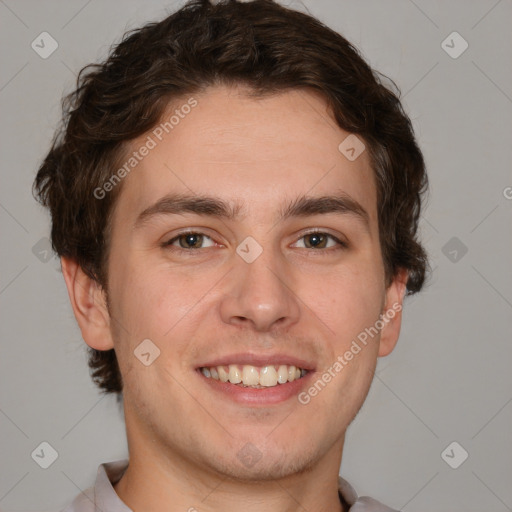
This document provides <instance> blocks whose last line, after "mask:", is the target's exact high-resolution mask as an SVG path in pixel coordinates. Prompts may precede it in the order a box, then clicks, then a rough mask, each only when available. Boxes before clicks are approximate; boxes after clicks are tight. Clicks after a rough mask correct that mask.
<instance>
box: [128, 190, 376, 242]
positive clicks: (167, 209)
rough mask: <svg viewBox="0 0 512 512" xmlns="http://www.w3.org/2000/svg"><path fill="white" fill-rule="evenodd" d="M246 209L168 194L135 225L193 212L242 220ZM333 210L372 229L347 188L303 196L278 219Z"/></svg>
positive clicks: (219, 201) (237, 204)
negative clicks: (164, 216) (341, 190)
mask: <svg viewBox="0 0 512 512" xmlns="http://www.w3.org/2000/svg"><path fill="white" fill-rule="evenodd" d="M243 211H244V205H243V203H240V202H235V203H227V202H226V201H224V200H223V199H220V198H217V197H209V196H201V195H190V194H167V195H166V196H164V197H162V198H161V199H159V200H158V201H156V202H155V203H154V204H153V205H151V206H149V207H148V208H146V209H145V210H143V211H142V212H141V213H140V214H139V215H138V216H137V218H136V220H135V223H134V225H133V229H134V230H138V229H140V228H142V227H143V226H144V225H146V224H147V223H148V222H150V220H151V219H152V218H154V217H157V216H160V215H180V214H185V213H192V214H196V215H207V216H211V217H217V218H219V219H226V220H238V219H241V218H242V216H243V215H242V212H243ZM330 213H334V214H343V215H350V216H352V217H354V218H355V219H357V220H359V221H360V222H361V223H362V224H363V227H364V228H365V230H366V231H367V232H368V233H369V232H370V222H369V216H368V212H367V211H366V210H365V209H364V208H363V207H362V206H361V204H360V203H358V202H357V201H356V200H355V199H353V198H352V197H350V196H349V195H348V194H346V193H344V192H340V193H339V194H338V195H327V196H320V197H314V196H305V195H303V196H300V197H298V198H296V199H295V200H293V201H291V202H289V203H288V204H287V205H285V206H283V207H282V208H281V209H280V211H279V212H278V217H277V219H276V222H279V221H283V220H286V219H289V218H291V217H307V216H311V215H319V214H321V215H325V214H330Z"/></svg>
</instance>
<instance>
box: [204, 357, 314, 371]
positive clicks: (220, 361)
mask: <svg viewBox="0 0 512 512" xmlns="http://www.w3.org/2000/svg"><path fill="white" fill-rule="evenodd" d="M229 365H238V366H244V365H250V366H257V367H264V366H281V365H286V366H295V367H296V368H301V369H304V370H306V371H314V370H315V365H314V364H313V363H312V362H311V361H308V360H306V359H301V358H298V357H295V356H292V355H287V354H267V355H265V354H251V353H243V354H231V355H226V356H221V357H217V358H215V359H209V360H205V361H204V362H202V363H200V364H199V365H197V366H196V368H195V369H196V370H199V369H200V368H211V367H215V366H229Z"/></svg>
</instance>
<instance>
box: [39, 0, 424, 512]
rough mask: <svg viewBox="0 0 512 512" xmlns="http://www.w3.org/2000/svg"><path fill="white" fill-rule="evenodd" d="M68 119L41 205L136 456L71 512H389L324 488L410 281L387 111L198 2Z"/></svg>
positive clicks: (327, 54) (140, 36)
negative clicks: (119, 403)
mask: <svg viewBox="0 0 512 512" xmlns="http://www.w3.org/2000/svg"><path fill="white" fill-rule="evenodd" d="M66 112H67V117H66V119H65V123H64V125H63V128H62V131H61V133H60V134H59V136H57V137H56V139H55V142H54V144H53V147H52V149H51V151H50V152H49V154H48V155H47V157H46V159H45V161H44V162H43V164H42V166H41V168H40V169H39V172H38V175H37V178H36V181H35V190H36V193H37V197H38V198H39V200H40V201H41V202H42V204H44V205H45V206H47V207H48V208H49V209H50V211H51V214H52V223H53V224H52V243H53V246H54V249H55V250H56V252H57V253H58V254H59V255H60V257H61V262H62V269H63V274H64V278H65V281H66V285H67V288H68V292H69V298H70V301H71V305H72V307H73V311H74V313H75V316H76V319H77V321H78V324H79V326H80V329H81V332H82V336H83V339H84V340H85V342H86V343H87V345H88V346H89V347H90V363H89V364H90V366H91V368H92V369H93V378H94V380H95V382H96V383H97V384H98V386H99V387H100V388H102V389H103V391H104V392H109V393H116V394H117V395H118V397H119V398H121V397H122V399H123V406H124V414H125V421H126V431H127V439H128V447H129V463H128V461H116V462H112V463H108V464H102V465H101V466H100V468H99V470H98V478H97V481H96V484H95V487H94V488H91V489H89V490H88V491H87V492H86V493H84V494H81V495H79V496H77V498H76V499H75V501H74V502H73V503H72V504H71V505H70V506H69V507H68V508H67V509H66V510H67V511H79V512H85V511H92V510H96V509H97V510H101V511H103V512H110V511H115V512H121V511H123V512H127V511H129V510H133V511H135V512H138V511H145V512H146V511H157V510H166V511H167V512H175V511H187V510H188V511H194V510H197V511H200V512H202V511H220V510H222V511H230V510H233V511H234V510H244V511H250V512H252V511H262V510H266V511H280V512H283V511H295V510H308V511H311V512H312V511H343V512H346V511H348V510H350V511H352V512H361V511H367V512H370V511H389V510H391V509H390V508H388V507H386V506H384V505H382V504H380V503H379V502H378V501H376V500H373V499H371V498H366V497H363V498H358V497H357V495H356V493H355V491H354V489H352V488H351V486H350V485H349V484H348V482H346V481H345V480H344V479H342V478H341V477H339V475H338V474H339V469H340V464H341V458H342V451H343V444H344V437H345V432H346V429H347V427H348V425H349V424H350V423H351V421H352V420H353V419H354V417H355V416H356V414H357V412H358V411H359V409H360V407H361V406H362V404H363V402H364V399H365V397H366V395H367V393H368V390H369V387H370V384H371V381H372V377H373V372H374V370H375V366H376V361H377V357H383V356H386V355H387V354H389V353H390V352H391V351H392V350H393V348H394V346H395V344H396V342H397V340H398V336H399V332H400V324H401V311H402V305H403V299H404V295H405V294H406V293H414V292H417V291H419V290H420V289H421V287H422V285H423V282H424V278H425V272H426V266H427V259H426V255H425V252H424V249H423V248H422V246H421V245H420V244H419V242H418V241H417V234H416V232H417V225H418V219H419V215H420V211H421V199H422V195H423V193H424V192H425V191H426V188H427V176H426V173H425V168H424V162H423V158H422V155H421V152H420V150H419V149H418V147H417V144H416V142H415V139H414V135H413V131H412V128H411V124H410V121H409V119H408V117H407V116H406V115H405V114H404V112H403V110H402V108H401V105H400V101H399V100H398V98H397V97H396V96H395V94H393V93H392V92H391V91H390V90H388V89H387V88H385V87H384V86H383V85H382V84H381V83H380V81H379V79H378V78H377V74H376V73H374V72H373V71H372V70H371V69H370V67H369V66H368V65H367V64H366V63H365V62H364V61H363V60H362V58H361V57H360V56H359V54H358V53H357V51H356V50H355V49H354V48H353V47H352V46H351V45H350V44H349V43H348V42H347V41H346V40H345V39H344V38H343V37H342V36H340V35H339V34H336V33H335V32H333V31H332V30H330V29H328V28H327V27H325V26H324V25H322V24H321V23H319V22H318V21H317V20H315V19H313V18H311V17H309V16H307V15H305V14H302V13H299V12H295V11H293V10H289V9H286V8H284V7H282V6H280V5H279V4H277V3H274V2H272V1H271V0H256V1H254V2H245V3H240V2H236V1H227V2H221V3H216V4H215V5H212V4H210V3H209V2H208V1H206V0H205V1H193V2H189V3H188V4H187V5H185V6H184V7H183V8H182V9H180V10H179V11H178V12H176V13H174V14H173V15H171V16H169V17H168V18H167V19H165V20H163V21H161V22H160V23H155V24H150V25H147V26H145V27H143V28H141V29H140V30H136V31H133V32H132V33H130V34H129V35H127V36H126V37H125V39H124V40H123V41H122V42H121V43H120V44H119V45H118V46H117V47H116V48H115V49H114V50H113V51H112V53H111V55H110V56H109V58H108V59H107V60H106V62H105V63H103V64H101V65H97V66H93V67H92V68H86V69H84V70H83V71H82V72H81V75H80V77H79V81H78V87H77V90H76V91H75V92H74V93H73V94H71V95H70V97H69V98H68V104H67V109H66ZM121 393H122V394H121ZM95 507H96V508H95Z"/></svg>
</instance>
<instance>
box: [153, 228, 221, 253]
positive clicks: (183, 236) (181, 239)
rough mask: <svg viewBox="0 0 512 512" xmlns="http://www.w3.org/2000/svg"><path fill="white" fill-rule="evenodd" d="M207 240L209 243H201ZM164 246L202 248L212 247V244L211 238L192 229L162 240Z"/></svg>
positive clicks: (185, 248)
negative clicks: (165, 240)
mask: <svg viewBox="0 0 512 512" xmlns="http://www.w3.org/2000/svg"><path fill="white" fill-rule="evenodd" d="M206 240H209V241H210V244H209V245H206V246H204V245H203V243H204V242H205V241H206ZM162 245H163V246H164V247H169V246H175V247H176V248H178V249H184V250H187V249H204V248H205V247H212V246H213V245H214V242H213V240H212V239H211V238H210V237H209V236H207V235H205V234H203V233H196V232H194V231H188V232H185V233H180V234H179V235H177V236H175V237H174V238H171V239H170V240H168V241H167V242H164V243H163V244H162Z"/></svg>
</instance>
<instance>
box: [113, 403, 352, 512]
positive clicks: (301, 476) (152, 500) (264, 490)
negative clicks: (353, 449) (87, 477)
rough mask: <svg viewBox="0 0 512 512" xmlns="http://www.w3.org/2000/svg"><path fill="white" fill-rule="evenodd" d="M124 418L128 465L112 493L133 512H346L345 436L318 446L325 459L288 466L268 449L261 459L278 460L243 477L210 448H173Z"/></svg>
mask: <svg viewBox="0 0 512 512" xmlns="http://www.w3.org/2000/svg"><path fill="white" fill-rule="evenodd" d="M125 406H126V404H125ZM125 419H126V429H127V438H128V448H129V454H130V462H129V465H128V468H127V469H126V471H125V473H124V475H123V476H122V478H121V479H120V480H119V482H117V483H116V484H115V485H114V489H115V491H116V493H117V495H118V496H119V498H120V499H121V500H122V501H123V502H124V503H125V504H126V505H127V506H128V507H129V508H130V509H131V510H132V511H133V512H161V511H164V510H165V512H185V511H188V512H198V511H199V512H214V511H223V512H231V511H233V512H235V511H237V512H238V511H239V510H244V512H263V511H264V512H274V511H275V512H296V511H297V510H299V509H300V510H309V511H313V510H314V511H315V512H316V511H318V512H320V511H321V512H347V511H348V508H345V507H344V506H343V505H342V504H341V503H340V498H339V495H338V473H339V468H340V465H341V456H342V451H343V442H344V436H343V435H342V436H340V438H339V439H337V440H336V442H335V444H333V445H332V446H322V447H319V448H318V452H321V455H319V456H318V457H315V456H312V457H310V458H309V459H308V460H305V459H304V460H287V461H286V463H284V462H283V460H282V458H281V457H276V456H275V454H276V451H275V450H272V449H271V448H269V449H268V451H267V452H264V453H263V454H262V456H263V457H262V460H265V459H266V460H267V462H268V461H269V460H270V459H271V458H272V457H275V458H276V460H275V462H272V463H270V464H267V465H266V467H267V470H266V471H265V472H259V473H256V472H255V473H254V474H251V473H250V472H246V473H245V474H241V473H237V472H236V471H235V469H234V468H235V467H236V466H237V464H236V463H237V461H236V460H235V459H233V460H230V459H229V457H228V458H224V459H222V460H221V459H220V458H219V457H217V456H215V453H216V452H215V450H214V447H212V445H210V446H206V447H205V448H204V450H203V451H202V452H200V453H198V452H197V445H198V444H197V443H196V446H193V447H190V446H186V445H185V443H183V442H182V443H178V444H177V445H172V446H171V443H169V441H168V440H167V441H166V440H163V439H161V438H160V437H159V436H158V435H156V434H155V432H154V431H153V432H149V431H146V430H145V429H144V428H143V427H141V425H140V424H138V423H137V422H135V421H133V416H131V415H130V416H126V417H125ZM208 439H211V438H210V437H208ZM212 444H213V443H212ZM228 446H229V445H228ZM206 450H208V453H207V454H205V453H204V451H206ZM218 451H219V452H223V451H224V452H225V451H229V448H228V449H224V450H220V449H219V450H218ZM235 456H236V455H235ZM256 467H257V466H254V468H256Z"/></svg>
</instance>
